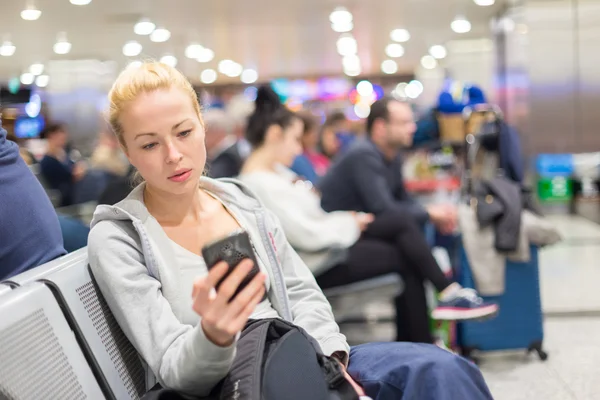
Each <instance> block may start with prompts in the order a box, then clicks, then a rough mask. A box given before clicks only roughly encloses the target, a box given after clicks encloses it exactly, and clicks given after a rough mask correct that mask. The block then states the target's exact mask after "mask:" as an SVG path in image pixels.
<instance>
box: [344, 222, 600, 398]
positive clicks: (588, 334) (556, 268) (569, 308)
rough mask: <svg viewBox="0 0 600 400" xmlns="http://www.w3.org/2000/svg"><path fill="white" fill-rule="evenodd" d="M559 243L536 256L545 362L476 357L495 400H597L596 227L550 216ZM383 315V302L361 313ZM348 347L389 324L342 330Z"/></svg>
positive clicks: (599, 271)
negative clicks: (556, 230) (561, 236)
mask: <svg viewBox="0 0 600 400" xmlns="http://www.w3.org/2000/svg"><path fill="white" fill-rule="evenodd" d="M550 218H551V219H552V221H553V222H554V223H555V224H556V226H557V227H558V229H559V230H560V231H561V233H562V234H563V236H564V238H565V240H564V241H563V242H562V243H560V244H558V245H556V246H554V247H551V248H547V249H543V250H542V251H541V253H540V280H541V291H542V303H543V309H544V313H545V314H546V323H545V343H544V347H545V349H546V351H547V352H548V354H549V359H548V360H547V361H545V362H542V361H540V360H539V359H538V358H537V356H535V355H531V356H530V357H527V356H526V355H525V353H524V352H521V351H520V352H508V353H495V354H491V353H490V354H485V355H480V367H481V370H482V371H483V374H484V376H485V377H486V380H487V382H488V385H489V387H490V389H491V391H492V393H493V395H494V398H495V399H497V400H573V399H576V400H595V399H600V378H599V377H600V294H598V293H599V289H600V225H597V224H595V223H593V222H590V221H589V220H586V219H584V218H581V217H571V216H552V217H550ZM364 309H365V310H367V311H369V312H370V313H371V314H373V315H375V314H388V313H390V312H391V311H392V310H391V308H390V305H389V304H387V303H386V302H383V303H382V302H379V303H374V304H373V303H371V304H369V305H368V306H366V307H365V308H364ZM343 331H344V333H346V334H347V335H348V339H349V340H350V341H351V342H354V343H357V342H362V341H365V340H368V341H378V340H391V339H393V337H394V331H393V328H392V327H391V326H390V325H375V326H371V327H366V328H365V327H364V326H362V327H359V326H344V327H343Z"/></svg>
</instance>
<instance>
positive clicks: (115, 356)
mask: <svg viewBox="0 0 600 400" xmlns="http://www.w3.org/2000/svg"><path fill="white" fill-rule="evenodd" d="M84 250H86V249H84ZM66 257H68V256H66ZM41 281H42V282H44V283H45V284H47V285H48V286H49V287H50V288H51V289H52V290H53V292H54V293H55V295H56V297H57V298H58V300H59V302H60V303H61V304H62V305H63V310H64V311H65V313H66V315H67V319H68V320H69V321H70V322H71V326H72V328H73V330H74V331H75V334H76V335H77V337H78V338H80V339H81V340H80V342H81V346H82V348H83V350H84V352H85V354H89V356H90V357H88V358H89V359H90V363H91V365H92V368H94V369H95V370H97V376H99V378H98V380H99V381H100V382H101V385H103V387H107V388H108V390H106V392H108V394H107V398H109V399H117V400H123V399H139V398H141V397H142V396H143V395H144V394H145V393H146V387H151V386H152V385H154V381H153V380H154V378H153V377H152V376H151V374H150V375H149V376H148V377H147V376H146V368H145V366H144V364H143V362H142V359H141V358H140V356H139V354H138V352H137V351H136V349H135V348H134V347H133V345H132V344H131V342H129V340H128V339H127V337H126V336H125V334H124V333H123V331H122V330H121V328H120V327H119V324H118V323H117V321H116V320H115V317H114V316H113V314H112V313H111V311H110V309H109V307H108V305H107V303H106V301H105V300H104V297H103V296H102V294H101V293H100V290H99V288H98V287H97V285H96V283H95V281H94V280H93V278H92V275H91V272H90V269H89V266H88V260H87V257H85V258H78V259H77V261H76V262H70V263H68V265H67V266H65V267H64V268H60V269H55V270H54V271H52V273H50V274H47V275H45V276H43V277H42V278H41ZM147 384H148V386H147Z"/></svg>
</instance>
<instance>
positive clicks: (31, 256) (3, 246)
mask: <svg viewBox="0 0 600 400" xmlns="http://www.w3.org/2000/svg"><path fill="white" fill-rule="evenodd" d="M0 238H1V240H0V280H3V279H6V278H9V277H11V276H14V275H17V274H19V273H21V272H24V271H26V270H28V269H31V268H35V267H37V266H39V265H41V264H44V263H45V262H47V261H50V260H53V259H55V258H57V257H60V256H62V255H63V254H65V253H66V252H65V249H64V248H63V237H62V234H61V227H60V225H59V223H58V218H57V216H56V212H55V211H54V208H53V207H52V204H51V203H50V199H48V196H47V195H46V192H45V191H44V189H43V188H42V185H41V184H40V183H39V181H38V180H37V178H36V177H35V176H34V175H33V173H32V172H31V171H30V170H29V167H27V165H26V164H25V162H24V161H23V159H22V158H21V156H20V155H19V147H18V146H17V144H16V143H13V142H11V141H9V140H7V139H6V131H5V130H4V129H2V125H1V124H0Z"/></svg>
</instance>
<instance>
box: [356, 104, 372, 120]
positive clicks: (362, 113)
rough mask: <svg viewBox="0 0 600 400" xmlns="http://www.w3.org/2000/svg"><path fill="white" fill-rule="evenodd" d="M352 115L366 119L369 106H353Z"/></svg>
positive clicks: (369, 112) (369, 110)
mask: <svg viewBox="0 0 600 400" xmlns="http://www.w3.org/2000/svg"><path fill="white" fill-rule="evenodd" d="M354 114H356V116H357V117H358V118H367V117H368V116H369V114H371V106H370V105H369V103H357V104H356V105H355V106H354Z"/></svg>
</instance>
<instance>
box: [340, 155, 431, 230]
mask: <svg viewBox="0 0 600 400" xmlns="http://www.w3.org/2000/svg"><path fill="white" fill-rule="evenodd" d="M350 161H351V162H350V163H349V164H350V168H352V176H353V178H354V181H355V186H356V190H357V191H358V194H359V196H360V197H361V199H362V201H363V203H364V204H365V206H366V209H365V210H364V211H365V212H368V213H373V214H375V215H379V214H381V213H383V212H385V211H387V210H390V209H393V208H395V207H400V208H402V209H403V210H404V211H408V212H409V213H410V214H411V215H413V216H414V217H415V219H416V221H417V222H419V223H425V222H426V221H427V220H428V218H429V214H428V213H427V210H425V208H423V206H421V205H420V204H419V203H418V202H416V201H415V200H414V199H412V198H411V197H408V196H407V197H406V198H405V199H396V198H395V197H394V194H393V193H392V188H391V187H390V184H389V183H388V182H387V180H386V179H385V174H386V170H385V166H384V165H383V163H381V161H380V160H379V159H378V155H377V154H365V155H364V157H362V159H361V160H360V162H359V160H350Z"/></svg>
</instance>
